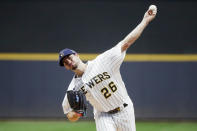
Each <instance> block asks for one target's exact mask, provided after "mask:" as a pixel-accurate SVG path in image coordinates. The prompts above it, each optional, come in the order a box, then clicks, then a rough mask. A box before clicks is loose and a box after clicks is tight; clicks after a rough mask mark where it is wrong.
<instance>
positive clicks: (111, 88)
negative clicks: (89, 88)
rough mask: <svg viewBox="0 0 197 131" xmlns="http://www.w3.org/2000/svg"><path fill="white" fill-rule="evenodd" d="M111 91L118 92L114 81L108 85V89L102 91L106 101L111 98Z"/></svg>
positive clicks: (104, 88)
mask: <svg viewBox="0 0 197 131" xmlns="http://www.w3.org/2000/svg"><path fill="white" fill-rule="evenodd" d="M109 89H110V90H111V91H112V92H115V91H116V90H117V87H116V85H115V84H114V82H113V81H112V82H110V83H109V84H108V88H107V87H103V88H102V89H101V92H102V94H103V95H104V97H105V98H106V99H107V98H109V97H110V96H111V93H110V92H109Z"/></svg>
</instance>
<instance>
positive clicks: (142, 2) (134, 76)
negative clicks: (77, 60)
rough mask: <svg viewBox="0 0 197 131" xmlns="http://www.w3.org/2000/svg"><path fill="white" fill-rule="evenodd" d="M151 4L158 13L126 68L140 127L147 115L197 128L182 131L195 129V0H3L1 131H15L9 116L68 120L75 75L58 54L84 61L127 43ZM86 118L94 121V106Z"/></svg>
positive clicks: (129, 56) (167, 130)
mask: <svg viewBox="0 0 197 131" xmlns="http://www.w3.org/2000/svg"><path fill="white" fill-rule="evenodd" d="M150 4H156V5H157V7H158V15H157V17H156V19H155V20H154V21H153V22H152V23H150V25H149V26H148V27H147V28H146V29H145V31H144V32H143V34H142V36H141V37H140V38H139V39H138V40H137V41H136V42H135V44H134V45H133V46H132V47H131V48H130V49H129V50H128V51H127V57H126V59H125V62H124V63H123V64H122V67H121V73H122V76H123V79H124V81H125V83H126V87H127V90H128V93H129V95H130V97H131V98H132V100H133V102H134V107H135V114H136V120H137V129H139V130H141V131H143V129H142V128H143V127H144V126H143V122H142V123H140V122H141V121H144V120H145V121H148V122H150V121H155V120H156V121H157V120H160V121H163V120H164V121H167V123H168V122H169V123H170V122H171V121H175V123H176V122H178V123H179V122H180V120H181V121H182V120H183V121H186V122H188V121H192V123H193V125H195V126H194V127H193V128H192V126H190V125H189V126H188V125H187V126H186V129H185V128H182V126H180V127H179V129H177V130H179V131H180V130H181V129H183V130H187V131H194V130H197V126H196V125H197V123H196V120H197V102H196V101H197V95H196V92H197V36H196V30H197V8H196V7H197V1H195V0H159V1H153V0H150V1H147V0H2V1H1V2H0V9H1V11H0V19H1V20H0V29H1V30H0V44H1V47H0V74H1V75H0V82H1V84H0V120H1V121H0V131H7V130H9V131H10V130H12V129H6V128H4V126H6V124H5V121H6V122H10V123H11V125H12V126H13V120H14V121H15V120H25V121H26V120H43V121H44V120H54V121H59V120H66V118H65V115H64V114H63V111H62V106H61V104H62V100H63V98H64V94H65V92H66V90H67V86H68V84H69V82H70V80H71V79H72V73H71V72H68V71H66V70H65V69H64V68H59V67H58V64H57V59H58V52H59V51H60V50H61V49H63V48H66V47H67V48H72V49H74V50H76V51H77V52H79V53H80V54H81V56H82V59H83V60H84V61H86V60H89V59H92V58H93V57H94V56H95V55H97V54H99V53H101V52H103V51H105V50H107V49H109V48H111V47H112V46H114V45H115V44H117V43H118V42H119V41H120V40H122V39H123V38H124V37H125V36H126V35H127V34H128V33H129V32H130V31H131V30H132V29H133V28H134V27H135V26H136V25H137V24H138V23H139V22H140V21H141V19H142V17H143V15H144V12H145V11H146V10H147V8H148V6H149V5H150ZM85 120H88V121H89V120H93V114H92V108H91V107H90V106H89V109H88V115H87V117H86V118H85ZM138 122H139V123H138ZM16 123H17V122H16ZM57 123H61V122H57ZM179 124H180V123H179ZM186 124H187V123H186ZM14 125H15V124H14ZM48 125H50V124H48ZM70 125H72V124H70ZM156 125H157V124H153V127H155V126H156ZM8 126H10V125H8ZM10 127H11V126H10ZM23 127H24V126H23ZM32 127H35V126H32ZM36 127H37V126H36ZM57 127H60V126H58V125H57ZM74 127H75V126H73V128H74ZM159 127H161V128H162V129H163V130H165V131H171V130H176V129H173V128H171V127H170V128H167V126H165V124H164V125H162V126H159ZM165 127H166V128H165ZM172 127H173V126H172ZM15 129H16V128H15ZM71 129H72V128H70V129H52V130H56V131H58V130H59V131H62V130H71ZM80 129H81V130H82V128H81V127H80ZM147 129H149V128H145V129H144V130H147ZM170 129H171V130H170ZM20 130H21V131H22V129H20ZM28 130H29V131H30V129H28ZM32 130H34V128H33V129H32ZM36 130H38V129H36ZM42 130H49V129H47V128H46V126H44V127H43V129H42ZM150 130H152V131H154V130H155V131H156V130H157V131H159V129H156V128H155V129H153V128H151V129H150Z"/></svg>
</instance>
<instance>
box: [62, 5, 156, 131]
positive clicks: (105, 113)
mask: <svg viewBox="0 0 197 131" xmlns="http://www.w3.org/2000/svg"><path fill="white" fill-rule="evenodd" d="M156 14H157V8H156V6H155V5H151V6H150V7H149V9H148V10H147V11H146V12H145V15H144V17H143V19H142V21H141V22H140V23H139V25H138V26H137V27H136V28H135V29H134V30H133V31H132V32H130V33H129V34H128V35H127V36H126V37H125V38H124V39H123V40H122V41H120V42H119V43H118V44H117V45H115V46H114V47H112V48H111V49H109V50H107V51H105V52H104V53H102V54H100V55H98V56H97V57H96V58H95V59H94V60H91V61H88V62H87V63H84V62H82V60H81V59H80V58H79V56H78V54H77V52H75V51H74V50H71V49H67V48H66V49H63V50H62V51H60V53H59V65H60V66H64V67H65V68H66V69H67V70H71V71H73V72H74V76H73V79H72V81H71V83H70V85H69V87H68V89H67V93H66V95H65V98H64V100H63V103H62V106H63V111H64V114H66V115H67V117H68V119H69V120H70V121H73V122H74V121H77V120H78V119H79V118H80V117H81V116H84V115H85V114H86V104H85V103H86V102H85V99H84V96H85V98H86V100H87V101H88V102H89V103H90V104H91V105H92V106H93V109H94V119H95V122H96V129H97V131H135V130H136V127H135V115H134V108H133V103H132V101H131V99H130V97H129V95H128V93H127V90H126V87H125V84H124V82H123V80H122V77H121V74H120V66H121V64H122V62H123V60H124V58H125V55H126V50H127V49H128V48H129V47H130V46H131V45H132V44H133V43H134V42H135V41H136V40H137V39H138V38H139V36H140V35H141V33H142V32H143V30H144V29H145V27H146V26H147V25H148V24H149V23H150V22H151V21H152V20H153V19H154V18H155V16H156Z"/></svg>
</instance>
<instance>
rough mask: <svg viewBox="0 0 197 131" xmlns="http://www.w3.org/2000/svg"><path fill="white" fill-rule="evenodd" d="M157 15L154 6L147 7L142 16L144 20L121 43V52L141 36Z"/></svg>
mask: <svg viewBox="0 0 197 131" xmlns="http://www.w3.org/2000/svg"><path fill="white" fill-rule="evenodd" d="M156 14H157V7H156V6H155V5H151V6H149V9H148V10H147V11H146V13H145V14H144V18H143V19H142V21H141V22H140V24H139V25H138V26H137V27H136V28H135V29H134V30H132V31H131V32H130V33H129V34H128V35H127V36H126V37H125V38H124V39H123V40H122V41H121V43H122V47H121V51H122V52H123V51H125V50H127V49H128V48H129V47H130V46H131V45H132V44H133V43H134V42H135V41H136V40H137V39H138V38H139V36H140V35H141V33H142V32H143V30H144V29H145V28H146V26H147V25H148V24H149V22H151V21H152V20H153V19H154V18H155V16H156Z"/></svg>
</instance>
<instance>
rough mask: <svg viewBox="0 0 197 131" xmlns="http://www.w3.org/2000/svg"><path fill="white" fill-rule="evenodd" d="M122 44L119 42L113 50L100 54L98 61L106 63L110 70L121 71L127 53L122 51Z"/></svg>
mask: <svg viewBox="0 0 197 131" xmlns="http://www.w3.org/2000/svg"><path fill="white" fill-rule="evenodd" d="M121 47H122V43H121V42H119V43H118V44H117V45H116V46H114V47H113V48H111V49H109V50H107V51H105V52H104V53H102V54H100V55H99V56H98V57H97V58H96V59H97V61H99V62H102V63H105V64H106V65H107V66H109V67H110V68H114V69H119V67H120V65H121V64H122V62H123V60H124V58H125V55H126V51H123V52H122V51H121Z"/></svg>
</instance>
